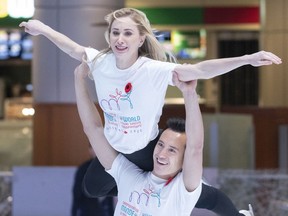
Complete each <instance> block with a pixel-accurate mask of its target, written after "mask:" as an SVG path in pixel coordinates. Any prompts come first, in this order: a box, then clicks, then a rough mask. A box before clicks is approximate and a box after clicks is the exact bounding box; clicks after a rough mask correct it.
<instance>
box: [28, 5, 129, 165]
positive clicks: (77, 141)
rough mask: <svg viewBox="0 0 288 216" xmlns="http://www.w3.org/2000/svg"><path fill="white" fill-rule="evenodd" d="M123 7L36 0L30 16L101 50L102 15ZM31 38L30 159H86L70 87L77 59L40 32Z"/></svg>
mask: <svg viewBox="0 0 288 216" xmlns="http://www.w3.org/2000/svg"><path fill="white" fill-rule="evenodd" d="M123 6H124V0H81V1H79V0H51V1H47V0H37V1H35V8H36V10H35V16H34V19H39V20H41V21H42V22H44V23H45V24H47V25H49V26H50V27H52V28H54V29H55V30H57V31H59V32H61V33H63V34H65V35H67V36H68V37H70V38H71V39H72V40H74V41H76V42H77V43H79V44H81V45H83V46H91V47H95V48H96V49H103V48H105V47H106V46H107V43H106V41H105V38H104V32H105V30H106V25H105V20H104V16H105V15H106V14H108V13H110V12H111V11H113V10H115V9H118V8H121V7H123ZM33 40H34V41H33V44H34V50H33V52H34V54H33V61H32V77H33V86H34V90H33V97H34V107H35V116H34V119H33V124H34V136H33V163H34V165H78V164H80V163H81V162H83V160H85V159H86V158H87V157H89V156H88V140H87V138H86V136H85V135H84V133H83V128H82V125H81V122H80V119H79V116H78V113H77V108H76V99H75V90H74V74H73V71H74V68H75V67H76V66H77V65H78V64H79V62H78V61H77V60H75V59H72V58H71V57H70V56H68V55H67V54H65V53H64V52H62V51H61V50H60V49H58V48H57V47H56V46H55V45H54V44H53V43H51V42H50V41H49V40H48V39H47V38H45V37H43V36H36V37H34V38H33ZM91 92H95V90H94V86H93V83H92V82H91ZM94 94H95V93H94ZM94 96H95V95H94Z"/></svg>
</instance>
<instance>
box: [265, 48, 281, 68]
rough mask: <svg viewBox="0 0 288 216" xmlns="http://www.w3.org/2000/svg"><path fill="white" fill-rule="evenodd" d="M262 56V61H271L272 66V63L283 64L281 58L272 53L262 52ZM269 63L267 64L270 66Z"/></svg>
mask: <svg viewBox="0 0 288 216" xmlns="http://www.w3.org/2000/svg"><path fill="white" fill-rule="evenodd" d="M261 54H262V56H261V61H268V62H269V61H270V62H271V63H270V64H272V63H274V64H281V63H282V60H281V58H279V57H278V56H277V55H275V54H273V53H271V52H266V51H261ZM268 62H266V63H267V64H268V65H269V63H268Z"/></svg>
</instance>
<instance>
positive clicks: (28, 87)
mask: <svg viewBox="0 0 288 216" xmlns="http://www.w3.org/2000/svg"><path fill="white" fill-rule="evenodd" d="M121 7H134V8H137V9H140V10H142V11H143V12H145V13H146V15H147V17H148V19H149V20H150V22H151V25H152V26H153V28H154V29H155V35H156V36H157V38H158V40H159V41H160V42H161V43H162V44H163V45H164V46H165V47H167V48H168V49H169V50H170V51H171V52H173V53H174V54H175V55H176V56H177V59H178V61H179V62H180V63H197V62H199V61H203V60H206V59H212V58H222V57H233V56H240V55H245V54H250V53H253V52H257V51H259V50H266V51H271V52H273V53H274V54H276V55H278V56H280V57H281V58H282V61H283V63H282V64H281V65H271V66H264V67H260V68H254V67H252V66H250V65H247V66H243V67H240V68H238V69H236V70H235V71H233V72H231V73H228V74H226V75H222V76H219V77H216V78H213V79H209V80H201V81H199V84H198V93H199V100H200V103H201V111H202V114H203V120H204V126H205V149H204V166H205V168H207V170H210V169H212V170H213V172H212V173H214V174H213V176H214V177H213V180H212V182H213V184H215V185H217V187H220V188H222V189H223V190H224V191H225V192H226V193H228V194H229V195H230V196H231V197H233V198H232V200H235V202H237V203H236V204H237V205H236V206H237V207H238V206H239V209H240V208H245V209H246V208H247V205H248V203H252V204H253V205H254V206H255V207H254V209H255V214H256V215H274V216H275V215H287V213H288V191H287V188H288V187H287V186H285V185H287V172H288V93H287V92H288V89H287V88H288V87H287V86H288V85H287V83H288V75H287V70H286V69H287V67H288V64H287V62H286V59H287V54H288V53H287V47H288V44H287V43H288V42H287V41H288V40H287V39H288V38H287V32H288V31H287V30H288V24H287V20H288V17H287V16H288V15H287V14H288V13H287V11H288V2H287V1H286V0H178V1H177V2H175V1H172V0H165V1H164V0H158V1H152V0H146V1H140V0H83V1H77V0H53V1H44V0H35V1H32V0H19V1H17V0H5V1H0V203H1V204H0V215H1V216H2V215H3V216H5V215H12V212H13V208H14V214H13V215H16V216H17V215H19V216H25V215H29V216H33V214H34V213H33V212H28V213H23V212H25V211H24V210H23V209H22V207H23V206H24V204H25V202H24V201H27V202H28V200H29V199H27V197H26V199H25V198H24V197H23V198H20V197H21V196H20V195H19V194H22V195H23V193H24V194H27V193H28V194H29V190H31V188H30V187H32V188H33V187H36V186H37V184H36V182H35V183H34V184H32V185H31V182H32V180H33V179H34V180H35V179H36V180H37V179H38V180H39V181H38V183H39V184H40V185H39V187H37V188H38V190H39V191H41V190H42V189H43V191H45V192H43V193H46V192H47V187H46V186H47V184H48V183H47V182H46V181H45V180H44V179H43V181H41V178H40V176H42V177H43V176H45V175H44V174H41V175H40V176H39V173H42V172H43V170H47V172H48V173H49V174H47V175H48V176H50V177H51V176H54V175H55V178H56V179H58V181H55V182H62V181H63V182H67V184H66V187H67V188H66V189H64V186H63V185H62V186H61V187H60V188H62V190H63V191H67V196H66V198H67V205H63V206H64V207H63V208H64V209H63V212H62V213H61V214H59V215H66V214H67V215H69V213H67V212H68V209H69V205H70V204H71V194H69V191H70V186H71V185H72V180H73V179H71V176H73V173H74V172H75V169H74V168H75V167H77V166H79V165H80V164H81V163H83V162H84V161H86V160H88V159H89V157H90V156H89V154H88V152H87V149H86V146H87V143H88V141H87V139H86V137H85V135H84V133H83V130H82V125H81V123H80V119H79V117H78V113H77V107H76V103H75V101H76V100H75V94H74V83H73V79H74V76H73V74H72V73H73V70H74V68H75V66H76V65H77V64H78V62H77V61H76V60H74V59H72V58H70V57H69V56H68V55H66V54H64V53H63V52H61V51H60V50H59V49H58V48H56V47H55V46H54V44H52V43H51V42H50V41H48V40H47V39H46V38H44V37H42V36H37V37H31V36H30V35H28V34H26V33H25V32H24V31H23V29H21V28H19V27H18V25H19V23H20V22H22V21H27V20H29V19H39V20H41V21H43V22H44V23H46V24H48V25H49V26H51V27H52V28H54V29H56V30H58V31H60V32H62V33H64V34H66V35H68V36H69V37H70V38H72V39H73V40H75V41H76V42H78V43H79V44H82V45H85V46H91V47H95V48H98V49H102V48H104V47H106V46H107V44H106V42H105V39H104V31H105V29H106V26H105V22H104V16H105V15H106V14H107V13H109V12H111V11H113V10H115V9H117V8H121ZM93 88H94V86H93V83H92V82H91V92H92V93H93V92H94V89H93ZM94 97H95V103H96V104H97V98H96V96H95V93H94ZM170 116H182V117H183V116H184V106H183V100H182V98H181V94H180V92H179V91H178V90H177V89H175V88H173V87H169V89H168V92H167V95H166V102H165V106H164V108H163V115H162V118H161V120H160V127H163V126H164V123H165V121H166V119H167V118H168V117H170ZM39 168H43V169H39ZM26 169H28V170H29V172H28V171H27V172H23V170H26ZM31 169H32V170H31ZM58 169H63V172H62V171H61V172H60V175H59V170H58ZM30 171H31V172H30ZM27 173H29V175H28V174H27ZM65 173H66V174H65ZM215 173H216V174H215ZM61 174H63V176H62V175H61ZM209 175H210V174H207V178H208V179H209ZM28 179H30V180H31V181H28ZM28 182H30V185H29V184H28ZM69 182H70V183H69ZM51 184H52V183H51ZM55 184H56V183H55ZM55 187H56V186H55ZM57 187H59V185H57ZM13 188H14V189H15V188H17V190H14V191H13ZM23 189H27V191H23ZM48 191H49V190H48ZM50 191H51V189H50ZM60 191H61V189H60ZM272 192H274V193H275V194H277V195H275V196H274V195H272V194H274V193H272ZM41 193H42V192H41ZM13 194H15V196H16V194H17V195H19V197H15V196H14V195H13ZM46 194H48V192H47V193H46ZM55 194H56V192H55V191H54V192H53V193H52V195H51V196H52V197H53V195H54V196H55ZM239 194H240V195H239ZM280 194H281V195H280ZM27 196H28V195H27ZM35 196H36V195H35ZM35 196H33V195H32V194H30V196H28V197H30V198H31V199H30V201H31V202H30V203H31V205H33V202H34V200H33V199H32V198H33V197H35ZM48 197H49V196H48ZM59 197H60V196H59ZM17 198H18V199H17ZM37 199H38V201H39V197H37V196H36V198H35V200H37ZM47 199H48V198H47ZM53 199H54V200H55V197H54V198H53ZM62 199H63V198H62ZM42 200H43V199H42ZM18 203H23V204H22V205H18ZM48 203H49V202H48ZM56 203H57V202H56ZM46 204H47V201H46ZM55 205H56V204H55ZM39 206H41V205H39ZM26 208H29V205H28V203H26ZM43 208H44V207H43ZM59 208H60V207H59ZM30 209H31V208H30ZM34 209H35V208H34ZM48 209H49V208H48ZM50 209H51V208H50ZM55 209H57V208H56V207H55ZM45 211H46V210H45ZM55 211H56V212H57V210H55ZM59 211H60V210H59ZM61 211H62V210H61ZM19 212H21V213H19ZM42 212H43V211H42ZM46 212H47V211H46ZM270 212H271V213H270ZM195 214H196V213H195ZM207 214H208V213H207ZM35 215H37V216H39V213H38V214H35ZM47 215H53V214H52V213H50V214H49V212H47ZM200 215H201V214H200ZM202 215H203V214H202ZM40 216H45V214H44V213H43V214H41V215H40ZM56 216H57V214H56Z"/></svg>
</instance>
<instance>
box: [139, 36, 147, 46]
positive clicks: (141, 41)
mask: <svg viewBox="0 0 288 216" xmlns="http://www.w3.org/2000/svg"><path fill="white" fill-rule="evenodd" d="M145 39H146V36H141V39H140V44H139V47H141V46H142V45H143V43H144V42H145Z"/></svg>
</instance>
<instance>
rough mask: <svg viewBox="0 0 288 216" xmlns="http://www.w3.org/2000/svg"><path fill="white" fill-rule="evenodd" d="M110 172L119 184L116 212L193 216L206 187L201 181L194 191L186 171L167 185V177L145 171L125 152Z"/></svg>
mask: <svg viewBox="0 0 288 216" xmlns="http://www.w3.org/2000/svg"><path fill="white" fill-rule="evenodd" d="M107 172H108V173H109V174H110V175H112V176H113V177H114V179H115V181H116V183H117V187H118V202H117V205H116V209H115V212H114V216H120V215H121V216H122V215H131V216H170V215H173V216H190V214H191V212H192V210H193V208H194V207H195V205H196V203H197V201H198V199H199V197H200V194H201V190H202V181H200V182H199V186H198V187H197V188H196V189H195V190H194V191H193V192H188V191H187V190H186V188H185V186H184V182H183V175H182V173H179V174H178V175H177V176H175V178H174V179H173V180H172V181H171V182H170V183H169V184H168V185H167V186H165V183H166V181H167V180H164V179H161V178H158V177H156V176H155V175H153V174H152V173H151V172H143V170H141V169H140V168H138V167H137V166H136V165H134V164H133V163H131V162H130V161H129V160H128V159H126V158H125V157H124V156H123V155H122V154H119V155H118V156H117V158H116V159H115V160H114V162H113V164H112V167H111V169H110V170H107Z"/></svg>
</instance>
